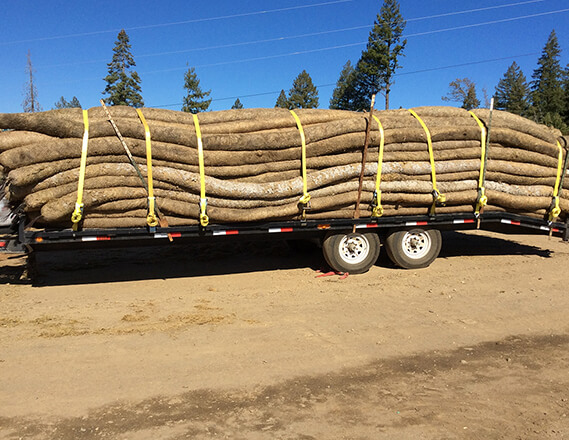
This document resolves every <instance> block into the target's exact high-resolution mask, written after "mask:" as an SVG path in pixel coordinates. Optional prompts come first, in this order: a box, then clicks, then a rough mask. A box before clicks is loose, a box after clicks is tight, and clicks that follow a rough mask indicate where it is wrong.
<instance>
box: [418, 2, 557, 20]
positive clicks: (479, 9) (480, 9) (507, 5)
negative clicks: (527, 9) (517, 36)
mask: <svg viewBox="0 0 569 440" xmlns="http://www.w3.org/2000/svg"><path fill="white" fill-rule="evenodd" d="M545 1H547V0H527V1H523V2H517V3H508V4H506V5H498V6H488V7H485V8H476V9H468V10H466V11H456V12H446V13H444V14H436V15H427V16H425V17H417V18H409V19H407V21H408V22H409V21H419V20H430V19H431V18H441V17H450V16H453V15H461V14H470V13H472V12H481V11H490V10H492V9H501V8H509V7H512V6H522V5H528V4H530V3H542V2H545Z"/></svg>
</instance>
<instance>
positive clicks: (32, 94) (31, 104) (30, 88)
mask: <svg viewBox="0 0 569 440" xmlns="http://www.w3.org/2000/svg"><path fill="white" fill-rule="evenodd" d="M26 72H27V74H28V81H27V82H26V84H25V86H24V101H23V102H22V108H23V109H24V112H26V113H34V112H41V111H42V108H41V105H40V103H39V102H38V91H37V89H36V85H35V83H34V67H33V65H32V56H31V54H30V51H28V62H27V65H26Z"/></svg>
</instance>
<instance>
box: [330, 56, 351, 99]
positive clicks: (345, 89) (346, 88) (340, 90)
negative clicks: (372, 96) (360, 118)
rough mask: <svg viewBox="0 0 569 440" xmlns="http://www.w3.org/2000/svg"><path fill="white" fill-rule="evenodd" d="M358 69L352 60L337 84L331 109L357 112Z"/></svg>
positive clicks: (343, 70) (343, 69)
mask: <svg viewBox="0 0 569 440" xmlns="http://www.w3.org/2000/svg"><path fill="white" fill-rule="evenodd" d="M355 79H356V69H355V68H354V66H352V63H351V61H350V60H348V62H347V63H346V64H344V67H343V68H342V71H341V72H340V78H339V79H338V82H336V88H335V89H334V91H333V92H332V98H330V108H331V109H336V110H356V109H355V108H354V100H355V99H356V96H355Z"/></svg>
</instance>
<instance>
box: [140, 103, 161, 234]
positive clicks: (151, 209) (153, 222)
mask: <svg viewBox="0 0 569 440" xmlns="http://www.w3.org/2000/svg"><path fill="white" fill-rule="evenodd" d="M136 112H137V113H138V117H139V118H140V121H141V122H142V125H143V126H144V136H145V140H146V168H147V171H146V174H147V180H148V214H147V216H146V223H148V226H150V227H156V226H158V218H157V217H156V207H155V204H156V197H154V184H153V180H152V141H151V137H150V127H148V123H147V122H146V118H145V117H144V115H143V114H142V110H140V109H139V108H137V109H136Z"/></svg>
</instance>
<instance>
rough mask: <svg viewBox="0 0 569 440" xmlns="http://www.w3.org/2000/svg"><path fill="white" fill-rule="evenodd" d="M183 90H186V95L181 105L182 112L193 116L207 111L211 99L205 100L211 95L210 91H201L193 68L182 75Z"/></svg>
mask: <svg viewBox="0 0 569 440" xmlns="http://www.w3.org/2000/svg"><path fill="white" fill-rule="evenodd" d="M184 89H186V90H187V93H186V96H184V104H183V105H182V111H183V112H188V113H194V114H195V113H200V112H205V111H207V109H208V108H209V105H210V104H211V98H210V99H206V98H207V97H208V96H209V95H210V94H211V90H208V91H207V92H204V91H202V89H201V87H200V80H199V79H198V75H197V74H196V72H195V69H194V68H193V67H190V68H189V69H188V71H187V72H186V73H185V75H184Z"/></svg>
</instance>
